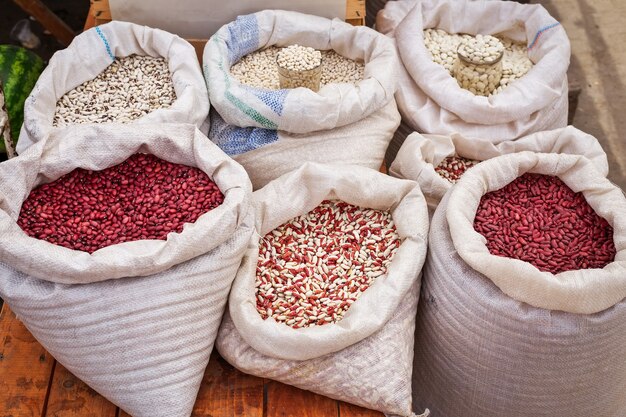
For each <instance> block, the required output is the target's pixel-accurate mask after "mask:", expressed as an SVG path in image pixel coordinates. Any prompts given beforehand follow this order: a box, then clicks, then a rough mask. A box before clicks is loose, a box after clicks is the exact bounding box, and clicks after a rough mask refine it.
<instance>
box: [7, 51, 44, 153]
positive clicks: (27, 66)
mask: <svg viewBox="0 0 626 417" xmlns="http://www.w3.org/2000/svg"><path fill="white" fill-rule="evenodd" d="M43 68H44V62H43V60H42V59H41V58H39V57H38V56H37V55H35V54H34V53H32V52H30V51H28V50H26V49H24V48H20V47H17V46H14V45H0V80H2V84H3V90H4V100H5V105H6V108H7V111H8V113H9V123H10V124H11V135H12V136H13V141H14V142H17V138H18V136H19V134H20V129H21V127H22V123H23V122H24V102H25V101H26V98H27V97H28V95H29V94H30V92H31V91H32V89H33V87H34V86H35V83H36V82H37V79H38V78H39V75H40V74H41V72H42V71H43ZM0 151H1V152H6V149H5V146H4V142H3V141H0Z"/></svg>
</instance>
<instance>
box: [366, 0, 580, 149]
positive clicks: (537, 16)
mask: <svg viewBox="0 0 626 417" xmlns="http://www.w3.org/2000/svg"><path fill="white" fill-rule="evenodd" d="M376 27H377V29H378V30H379V31H381V32H382V33H385V34H387V35H389V36H392V37H393V38H394V39H395V41H396V46H397V49H398V55H399V57H400V60H401V61H402V64H403V65H402V68H401V69H400V71H399V72H400V73H399V81H398V91H397V93H396V100H397V101H398V108H399V109H400V113H401V114H402V117H403V120H406V121H407V122H408V123H409V124H410V125H411V126H412V127H413V128H414V129H415V130H416V131H419V132H423V133H435V134H451V133H462V134H464V135H467V136H471V137H481V138H485V139H488V140H490V141H492V142H493V143H499V142H502V141H505V140H509V139H514V138H518V137H520V136H524V135H528V134H530V133H534V132H539V131H543V130H550V129H556V128H559V127H565V126H566V125H567V111H568V84H567V68H568V66H569V60H570V43H569V40H568V38H567V35H566V33H565V30H564V29H563V27H562V26H560V24H559V23H558V22H557V21H556V20H555V19H554V18H553V17H552V16H550V14H549V13H548V12H547V11H546V10H545V9H544V8H543V6H541V5H523V4H519V3H516V2H512V1H470V0H422V1H415V0H401V1H390V2H388V3H387V4H386V6H385V9H384V10H383V11H381V12H379V13H378V16H377V19H376ZM427 28H439V29H443V30H445V31H447V32H449V33H469V34H479V33H480V34H490V35H495V34H500V35H503V36H506V37H509V38H511V39H514V40H516V41H523V42H526V43H527V45H528V46H529V57H530V59H531V60H532V61H533V63H534V64H535V65H534V67H533V68H532V69H531V70H530V71H529V72H528V73H527V74H526V75H524V77H523V78H521V79H518V80H516V81H514V82H513V83H511V84H510V85H509V86H508V87H507V88H505V89H504V90H503V91H502V92H500V93H498V94H496V95H494V96H492V97H482V96H476V95H474V94H472V93H471V92H469V91H467V90H464V89H462V88H461V87H459V85H458V84H457V81H456V80H455V79H454V78H453V77H451V76H450V74H449V73H448V71H447V70H446V69H444V68H443V67H442V66H440V65H439V64H436V63H435V62H433V61H432V59H431V58H430V53H429V52H428V50H427V49H426V47H425V45H424V36H423V30H424V29H427Z"/></svg>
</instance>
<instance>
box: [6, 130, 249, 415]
mask: <svg viewBox="0 0 626 417" xmlns="http://www.w3.org/2000/svg"><path fill="white" fill-rule="evenodd" d="M137 152H146V153H151V154H153V155H155V156H157V157H159V158H162V159H165V160H168V161H170V162H173V163H180V164H185V165H190V166H195V167H198V168H199V169H201V170H202V171H204V172H205V173H207V174H208V175H209V176H210V177H211V178H212V179H213V180H214V181H215V182H216V184H217V185H218V187H219V188H220V190H221V191H222V192H223V193H224V195H225V198H224V202H223V204H222V205H220V206H219V207H217V208H215V209H213V210H211V211H210V212H208V213H206V214H204V215H202V216H200V217H199V218H198V220H197V221H196V222H195V223H193V224H186V225H185V227H184V229H183V231H182V232H181V233H170V234H169V235H168V238H167V240H139V241H134V242H124V243H120V244H116V245H112V246H108V247H105V248H103V249H100V250H98V251H96V252H94V253H92V254H89V253H87V252H82V251H77V250H71V249H68V248H65V247H62V246H57V245H53V244H51V243H48V242H46V241H43V240H38V239H34V238H31V237H28V236H27V235H26V234H25V233H24V232H23V231H22V230H21V229H20V227H19V226H18V225H17V223H16V220H17V218H18V215H19V212H20V207H21V205H22V202H23V201H24V200H25V199H26V197H27V196H28V194H29V192H30V190H31V189H32V188H34V187H35V186H37V185H39V184H42V183H46V182H50V181H52V180H54V179H56V178H58V177H60V176H62V175H63V174H65V173H67V172H69V171H72V170H73V169H74V168H77V167H80V168H84V169H89V170H101V169H104V168H107V167H110V166H113V165H116V164H119V163H121V162H123V161H124V160H125V159H127V158H128V157H129V156H131V155H132V154H135V153H137ZM0 173H1V174H2V175H1V178H2V180H0V233H2V236H3V239H2V240H1V241H0V295H1V296H2V298H4V300H5V301H6V302H7V303H8V304H9V306H10V307H11V309H12V310H13V311H14V312H15V313H16V315H17V316H18V318H19V319H20V320H21V321H22V322H24V324H25V325H26V327H27V328H28V329H29V330H30V331H31V332H32V334H33V335H34V336H35V338H36V339H37V340H38V341H39V342H40V343H41V344H42V345H43V346H44V347H45V348H46V349H47V350H48V351H49V352H50V353H51V354H52V355H53V356H54V357H55V358H56V359H57V360H58V361H59V362H60V363H61V364H63V366H65V367H66V368H67V369H68V370H69V371H70V372H72V373H73V374H75V375H76V376H77V377H79V378H80V379H82V380H83V381H85V382H86V383H87V384H88V385H89V386H91V387H92V388H93V389H95V390H96V391H97V392H99V393H100V394H102V395H103V396H105V397H106V398H107V399H109V400H110V401H112V402H113V403H115V404H116V405H118V406H119V407H121V408H122V409H124V410H125V411H127V412H128V413H129V414H131V415H132V416H134V417H155V416H158V417H186V416H189V415H190V414H191V411H192V408H193V404H194V402H195V398H196V395H197V393H198V389H199V387H200V382H201V381H202V376H203V374H204V370H205V368H206V366H207V364H208V361H209V356H210V354H211V350H212V348H213V343H214V340H215V337H216V335H217V330H218V327H219V324H220V321H221V318H222V314H223V312H224V308H225V305H226V301H227V297H228V293H229V290H230V286H231V283H232V280H233V279H234V277H235V274H236V272H237V269H238V267H239V264H240V262H241V259H242V256H243V254H244V251H245V249H246V246H247V244H248V242H249V240H250V236H251V233H252V232H253V227H254V220H253V212H252V210H251V205H250V196H251V185H250V182H249V180H248V178H247V175H246V173H245V171H244V170H243V168H242V167H241V166H240V165H239V164H237V163H236V162H234V161H233V160H232V159H230V158H228V157H227V156H226V155H225V154H224V153H223V152H222V151H221V150H219V149H218V148H217V146H215V145H214V144H212V143H211V142H210V141H209V140H208V139H207V138H206V136H204V135H202V134H201V133H200V131H199V130H198V129H197V128H196V127H195V126H193V125H169V124H154V125H148V124H145V125H142V126H141V127H140V126H139V125H119V124H107V125H85V126H77V127H68V128H65V129H57V130H56V131H55V132H53V133H52V134H51V136H50V137H49V138H47V139H46V140H44V141H41V142H38V143H37V144H35V145H33V146H31V147H30V148H28V149H27V150H26V151H25V152H24V153H23V154H22V155H20V156H19V157H17V158H13V159H11V160H9V161H7V162H5V163H3V164H1V165H0Z"/></svg>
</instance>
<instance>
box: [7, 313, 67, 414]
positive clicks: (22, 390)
mask: <svg viewBox="0 0 626 417" xmlns="http://www.w3.org/2000/svg"><path fill="white" fill-rule="evenodd" d="M54 363H55V361H54V358H52V356H51V355H50V354H49V353H48V352H46V350H45V349H44V348H43V347H42V346H41V345H40V344H39V343H38V342H37V340H35V338H34V337H33V336H32V335H31V334H30V332H29V331H28V330H27V329H26V327H25V326H24V325H23V324H22V322H20V321H19V320H18V319H17V318H16V317H15V314H13V312H12V311H11V310H10V309H9V306H8V305H7V304H6V303H5V304H4V305H3V307H2V312H1V313H0V410H1V411H2V414H0V415H2V416H14V417H18V416H19V417H31V416H32V417H40V416H42V415H43V414H42V413H43V412H44V409H45V402H46V395H47V393H48V389H49V381H50V378H51V376H52V372H53V369H54Z"/></svg>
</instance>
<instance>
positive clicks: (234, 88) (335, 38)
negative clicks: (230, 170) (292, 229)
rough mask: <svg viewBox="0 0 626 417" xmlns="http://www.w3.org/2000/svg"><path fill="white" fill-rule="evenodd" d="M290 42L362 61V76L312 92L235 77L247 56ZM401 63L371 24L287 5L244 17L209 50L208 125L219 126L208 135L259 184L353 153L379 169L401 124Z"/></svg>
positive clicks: (213, 40)
mask: <svg viewBox="0 0 626 417" xmlns="http://www.w3.org/2000/svg"><path fill="white" fill-rule="evenodd" d="M292 44H300V45H306V46H310V47H313V48H316V49H318V50H329V49H333V50H335V51H336V52H337V53H339V54H340V55H343V56H345V57H347V58H350V59H354V60H360V61H363V62H364V63H365V72H364V79H363V80H361V81H359V82H358V84H357V85H353V84H349V83H333V84H329V85H326V86H323V87H322V88H321V89H320V90H319V91H318V92H314V91H312V90H310V89H307V88H294V89H280V90H268V89H263V88H255V87H251V86H247V85H244V84H242V83H241V82H239V81H238V80H237V79H236V78H235V77H234V76H232V75H231V74H230V71H229V70H230V68H231V67H232V66H233V65H234V64H235V63H236V62H238V61H239V60H240V59H241V58H242V57H243V56H245V55H248V54H250V53H252V52H254V51H257V50H260V49H263V48H267V47H270V46H278V47H281V46H287V45H292ZM398 68H399V63H398V58H397V55H396V52H395V49H394V47H393V41H392V40H391V39H389V38H388V37H386V36H384V35H381V34H380V33H377V32H375V31H374V30H372V29H370V28H366V27H355V26H352V25H350V24H348V23H345V22H343V21H340V20H337V19H335V20H329V19H325V18H322V17H318V16H311V15H305V14H301V13H296V12H288V11H283V10H265V11H262V12H259V13H254V14H250V15H245V16H240V17H238V18H237V20H235V21H233V22H231V23H229V24H227V25H225V26H223V27H222V28H221V29H220V30H219V31H218V32H217V33H216V34H215V35H213V36H212V37H211V39H210V40H209V42H208V43H207V45H206V47H205V49H204V56H203V69H204V76H205V79H206V83H207V86H208V90H209V96H210V100H211V104H212V106H213V108H214V110H215V112H212V114H211V123H215V124H216V126H213V127H212V129H211V132H210V133H209V138H210V139H211V140H213V141H215V142H216V143H218V145H219V146H220V147H221V148H222V149H223V150H224V151H225V152H226V153H227V154H228V155H230V156H232V157H234V158H235V159H237V160H238V161H239V162H240V163H241V164H242V165H243V166H244V168H246V170H247V171H248V172H249V173H250V176H251V179H252V183H253V185H254V187H255V188H259V187H261V186H263V185H265V184H266V183H267V182H268V181H269V180H272V179H275V178H277V177H278V176H280V175H282V174H284V173H286V172H290V171H292V170H293V169H296V168H298V167H299V166H300V165H301V164H302V163H304V162H306V161H313V162H322V163H323V162H326V163H334V162H341V161H342V158H343V157H348V159H347V160H344V161H345V163H353V164H357V165H361V166H366V167H369V168H376V169H378V168H379V167H380V165H381V163H382V161H383V158H384V155H385V150H386V149H387V146H388V144H389V141H390V140H391V138H392V136H393V133H394V131H395V130H396V128H397V127H398V125H399V123H400V115H399V113H398V111H397V108H396V104H395V99H394V93H395V89H396V72H397V69H398ZM329 158H330V160H329ZM266 161H267V163H265V162H266ZM270 172H271V175H270Z"/></svg>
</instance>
